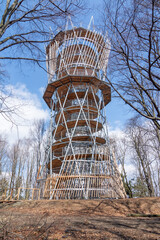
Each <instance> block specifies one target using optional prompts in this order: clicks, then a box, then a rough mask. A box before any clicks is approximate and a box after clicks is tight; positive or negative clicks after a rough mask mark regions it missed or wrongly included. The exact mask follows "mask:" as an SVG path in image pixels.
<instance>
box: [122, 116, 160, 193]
mask: <svg viewBox="0 0 160 240" xmlns="http://www.w3.org/2000/svg"><path fill="white" fill-rule="evenodd" d="M149 129H152V131H153V130H154V129H153V127H152V128H151V126H147V125H146V123H145V124H144V123H143V124H141V123H140V121H139V120H137V118H133V119H131V120H130V122H129V124H128V126H127V135H128V138H129V144H130V149H131V152H132V154H133V156H132V157H133V159H134V162H135V165H136V167H137V170H138V177H139V180H141V182H142V183H143V182H144V184H145V185H146V187H147V189H148V194H149V196H154V195H155V186H156V185H157V184H159V183H158V182H159V179H158V172H159V169H158V172H157V169H155V166H156V165H157V162H159V163H160V158H157V157H158V156H156V155H155V156H154V151H155V149H154V145H153V144H154V143H153V141H156V139H155V137H154V136H153V134H152V132H151V131H150V130H149ZM157 140H158V139H157ZM157 142H159V140H158V141H157ZM155 175H157V180H155Z"/></svg>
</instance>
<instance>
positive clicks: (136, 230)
mask: <svg viewBox="0 0 160 240" xmlns="http://www.w3.org/2000/svg"><path fill="white" fill-rule="evenodd" d="M158 215H159V216H158ZM0 228H1V232H0V239H53V240H54V239H68V240H72V239H92V240H93V239H101V240H102V239H103V240H104V239H107V240H108V239H114V240H115V239H118V240H119V239H131V240H132V239H137V240H139V239H145V240H146V239H148V240H150V239H160V198H141V199H117V200H109V199H108V200H107V199H106V200H64V201H62V200H60V201H48V200H46V201H45V200H41V201H13V202H1V204H0ZM6 237H7V238H6Z"/></svg>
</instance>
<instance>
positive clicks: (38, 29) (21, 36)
mask: <svg viewBox="0 0 160 240" xmlns="http://www.w3.org/2000/svg"><path fill="white" fill-rule="evenodd" d="M0 8H1V14H0V18H1V19H0V52H1V57H0V59H16V60H17V59H25V60H34V61H36V62H38V63H39V62H40V61H44V60H45V55H44V51H43V50H44V47H43V45H42V44H41V43H44V42H49V41H50V39H51V34H53V32H55V31H56V29H57V28H58V27H59V28H60V29H61V28H62V27H63V28H64V23H65V19H66V17H67V16H68V15H72V16H74V15H76V14H77V11H79V10H80V9H81V10H82V2H81V0H77V1H72V0H69V1H68V0H62V1H58V0H56V1H52V0H35V1H27V0H13V1H12V0H6V1H1V2H0ZM50 28H52V29H53V30H52V31H53V32H51V29H50Z"/></svg>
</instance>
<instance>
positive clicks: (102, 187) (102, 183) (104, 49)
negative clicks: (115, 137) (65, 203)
mask: <svg viewBox="0 0 160 240" xmlns="http://www.w3.org/2000/svg"><path fill="white" fill-rule="evenodd" d="M109 46H110V45H109V41H108V39H107V36H103V35H102V34H100V33H98V32H96V31H95V30H90V28H88V29H84V28H82V27H78V28H75V27H74V26H72V28H71V29H68V28H67V27H66V30H65V31H60V32H59V33H58V34H57V35H56V36H55V37H54V38H53V40H52V41H51V43H50V44H49V45H48V46H47V48H46V55H47V70H48V85H47V87H46V90H45V93H44V100H45V102H46V103H47V105H48V107H49V108H50V109H51V127H50V141H49V148H48V154H47V156H46V159H45V162H44V164H43V166H42V168H43V170H44V168H46V185H45V190H44V197H45V198H50V199H94V198H104V197H108V198H123V197H125V192H124V189H123V185H122V182H121V178H120V174H119V172H118V168H117V165H116V161H115V159H114V157H113V154H112V153H111V152H110V147H109V140H108V135H107V127H106V126H107V125H106V114H105V106H106V105H107V104H108V103H109V102H110V100H111V89H110V87H109V86H108V85H107V83H106V82H105V77H104V76H105V73H106V69H107V62H108V56H109ZM39 180H41V179H40V178H39Z"/></svg>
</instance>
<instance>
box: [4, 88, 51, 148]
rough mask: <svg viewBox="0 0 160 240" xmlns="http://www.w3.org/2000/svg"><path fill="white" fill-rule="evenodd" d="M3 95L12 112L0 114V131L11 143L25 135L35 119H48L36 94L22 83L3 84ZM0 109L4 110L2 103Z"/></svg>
mask: <svg viewBox="0 0 160 240" xmlns="http://www.w3.org/2000/svg"><path fill="white" fill-rule="evenodd" d="M7 96H8V97H7ZM4 97H5V98H6V100H5V103H6V104H7V106H8V107H9V108H10V110H11V111H12V112H9V113H6V114H3V113H1V114H0V133H1V134H5V135H7V136H8V137H9V141H10V142H11V143H14V142H15V141H16V139H17V138H23V137H27V136H28V134H29V129H30V128H31V127H32V126H33V123H34V121H35V120H38V119H44V120H47V119H49V114H48V112H47V110H44V109H42V106H41V103H40V100H39V98H38V96H37V95H36V94H33V93H31V92H29V90H28V89H27V88H26V86H25V85H24V84H16V85H15V86H13V85H7V86H5V89H4V91H3V98H4ZM2 109H3V110H5V105H4V104H3V105H2ZM10 120H12V121H13V123H12V122H11V121H10Z"/></svg>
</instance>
